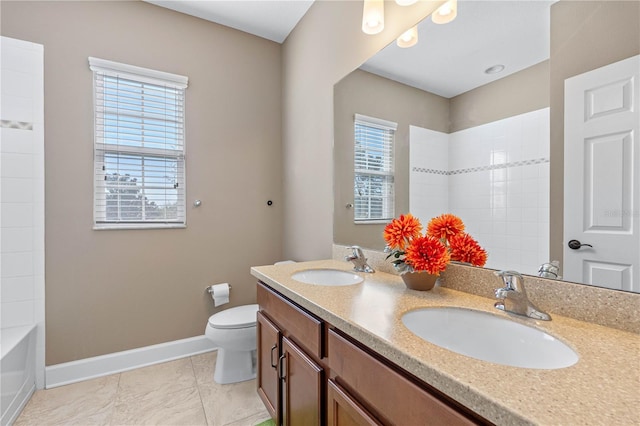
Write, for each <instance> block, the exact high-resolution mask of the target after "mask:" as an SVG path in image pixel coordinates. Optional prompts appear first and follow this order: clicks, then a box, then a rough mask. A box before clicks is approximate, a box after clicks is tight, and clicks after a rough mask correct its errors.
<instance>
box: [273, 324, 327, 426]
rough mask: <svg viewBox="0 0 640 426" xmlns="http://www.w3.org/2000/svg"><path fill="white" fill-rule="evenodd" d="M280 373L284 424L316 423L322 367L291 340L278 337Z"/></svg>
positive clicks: (318, 410) (317, 420)
mask: <svg viewBox="0 0 640 426" xmlns="http://www.w3.org/2000/svg"><path fill="white" fill-rule="evenodd" d="M280 369H281V371H280V374H281V378H282V380H283V386H282V388H283V389H282V391H283V395H282V416H283V424H284V425H292V426H299V425H304V426H312V425H320V424H321V423H320V422H321V418H322V415H321V409H322V368H321V367H320V366H319V365H318V364H316V363H315V362H314V361H313V360H312V359H311V358H309V357H308V356H307V355H306V354H305V353H304V352H303V351H302V350H301V349H300V348H299V347H298V346H297V345H296V344H295V343H293V342H292V341H291V340H289V339H287V338H286V337H284V336H283V337H282V359H281V366H280Z"/></svg>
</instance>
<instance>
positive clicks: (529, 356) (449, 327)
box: [402, 308, 578, 370]
mask: <svg viewBox="0 0 640 426" xmlns="http://www.w3.org/2000/svg"><path fill="white" fill-rule="evenodd" d="M402 323H403V324H404V325H405V326H406V327H407V328H408V329H409V330H411V332H413V333H414V334H416V335H418V336H419V337H421V338H423V339H424V340H426V341H428V342H431V343H433V344H436V345H438V346H441V347H443V348H446V349H449V350H451V351H454V352H457V353H459V354H462V355H466V356H469V357H472V358H476V359H480V360H483V361H489V362H493V363H496V364H502V365H508V366H512V367H522V368H534V369H542V370H553V369H558V368H565V367H569V366H572V365H573V364H575V363H576V362H578V354H577V353H575V352H574V351H573V350H572V349H571V348H570V347H569V346H567V345H565V344H564V343H563V342H561V341H559V340H558V339H556V338H555V337H553V336H551V335H549V334H547V333H545V332H544V331H541V330H538V329H536V328H533V327H528V326H526V325H522V324H520V323H517V322H515V321H511V320H509V319H506V318H502V317H499V316H496V315H492V314H489V313H486V312H482V311H475V310H471V309H462V308H424V309H418V310H415V311H410V312H407V313H406V314H404V315H403V316H402Z"/></svg>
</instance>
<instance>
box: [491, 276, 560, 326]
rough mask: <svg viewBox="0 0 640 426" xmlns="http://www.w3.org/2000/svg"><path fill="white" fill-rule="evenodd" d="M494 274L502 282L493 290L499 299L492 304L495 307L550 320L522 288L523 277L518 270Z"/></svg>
mask: <svg viewBox="0 0 640 426" xmlns="http://www.w3.org/2000/svg"><path fill="white" fill-rule="evenodd" d="M495 274H496V275H497V276H499V277H500V278H502V281H503V283H504V287H502V288H497V289H496V291H495V293H496V299H500V300H499V301H497V302H496V303H495V304H494V306H495V307H496V308H498V309H500V310H503V311H505V312H511V313H514V314H518V315H524V316H527V317H529V318H533V319H538V320H543V321H550V320H551V316H550V315H549V314H547V313H546V312H542V311H541V310H540V309H538V308H537V307H536V306H535V305H534V304H533V303H531V301H530V300H529V297H528V296H527V291H526V290H525V288H524V278H522V275H521V274H520V273H519V272H516V271H499V272H495Z"/></svg>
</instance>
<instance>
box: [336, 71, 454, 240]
mask: <svg viewBox="0 0 640 426" xmlns="http://www.w3.org/2000/svg"><path fill="white" fill-rule="evenodd" d="M333 105H334V120H333V125H334V167H335V170H334V202H335V205H334V207H333V208H334V223H333V230H334V238H333V239H334V242H335V243H336V244H343V245H352V244H358V245H360V246H362V247H368V248H373V249H378V250H382V249H383V248H384V240H383V238H382V231H383V230H384V227H385V225H378V224H366V225H365V224H359V225H356V224H354V222H353V209H347V208H346V207H345V206H346V205H347V203H353V141H354V133H353V119H354V116H355V114H356V113H358V114H364V115H368V116H371V117H376V118H382V119H384V120H389V121H393V122H395V123H398V129H397V130H396V134H395V139H394V156H395V157H394V163H395V165H396V168H395V186H396V197H395V211H396V212H397V214H401V213H406V212H408V211H409V126H410V125H414V126H420V127H424V128H428V129H432V130H437V131H439V132H444V133H448V132H449V100H448V99H446V98H443V97H441V96H438V95H434V94H433V93H429V92H425V91H423V90H419V89H416V88H413V87H410V86H407V85H404V84H401V83H398V82H395V81H393V80H389V79H387V78H383V77H379V76H377V75H374V74H370V73H368V72H365V71H361V70H355V71H353V72H352V73H350V74H349V75H348V76H346V77H345V78H343V79H342V80H341V81H340V82H338V83H337V84H336V85H335V88H334V103H333Z"/></svg>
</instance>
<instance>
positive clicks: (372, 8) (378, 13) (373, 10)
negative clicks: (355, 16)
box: [362, 0, 384, 34]
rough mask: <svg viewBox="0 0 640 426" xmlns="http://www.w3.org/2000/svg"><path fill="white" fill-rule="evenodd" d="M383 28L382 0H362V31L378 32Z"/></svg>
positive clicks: (367, 32) (368, 32) (366, 32)
mask: <svg viewBox="0 0 640 426" xmlns="http://www.w3.org/2000/svg"><path fill="white" fill-rule="evenodd" d="M383 29H384V0H364V6H363V7H362V32H363V33H365V34H378V33H379V32H381V31H382V30H383Z"/></svg>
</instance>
